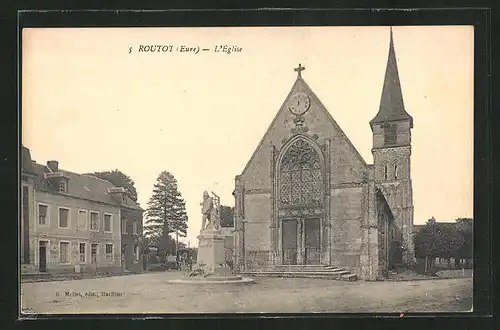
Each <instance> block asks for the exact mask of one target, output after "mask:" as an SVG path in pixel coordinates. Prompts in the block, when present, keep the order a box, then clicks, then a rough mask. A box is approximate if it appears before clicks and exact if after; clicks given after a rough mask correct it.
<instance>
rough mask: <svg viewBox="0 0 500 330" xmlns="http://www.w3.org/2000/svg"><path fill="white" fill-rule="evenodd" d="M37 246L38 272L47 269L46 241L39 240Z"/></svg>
mask: <svg viewBox="0 0 500 330" xmlns="http://www.w3.org/2000/svg"><path fill="white" fill-rule="evenodd" d="M39 244H40V245H39V247H38V270H39V271H40V272H43V273H44V272H46V271H47V242H45V241H40V243H39Z"/></svg>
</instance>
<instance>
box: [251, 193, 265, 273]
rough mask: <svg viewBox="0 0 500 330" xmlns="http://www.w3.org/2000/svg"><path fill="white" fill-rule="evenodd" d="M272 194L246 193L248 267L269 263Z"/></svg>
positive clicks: (260, 266) (259, 266)
mask: <svg viewBox="0 0 500 330" xmlns="http://www.w3.org/2000/svg"><path fill="white" fill-rule="evenodd" d="M270 225H271V196H270V193H268V192H255V191H252V190H250V191H247V194H246V195H245V264H246V266H247V269H252V268H262V267H265V266H267V265H268V264H269V250H270V233H269V226H270Z"/></svg>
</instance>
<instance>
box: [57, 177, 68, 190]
mask: <svg viewBox="0 0 500 330" xmlns="http://www.w3.org/2000/svg"><path fill="white" fill-rule="evenodd" d="M59 192H62V193H67V192H68V183H67V182H66V181H65V180H61V181H59Z"/></svg>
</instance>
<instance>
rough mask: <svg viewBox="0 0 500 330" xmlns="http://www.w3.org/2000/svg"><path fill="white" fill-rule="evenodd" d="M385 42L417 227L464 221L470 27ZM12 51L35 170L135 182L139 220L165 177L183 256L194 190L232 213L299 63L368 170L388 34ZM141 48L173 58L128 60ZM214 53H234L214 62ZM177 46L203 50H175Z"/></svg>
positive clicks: (151, 37)
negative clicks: (396, 78) (42, 167)
mask: <svg viewBox="0 0 500 330" xmlns="http://www.w3.org/2000/svg"><path fill="white" fill-rule="evenodd" d="M393 34H394V45H395V50H396V56H397V62H398V69H399V74H400V80H401V85H402V90H403V99H404V103H405V107H406V110H407V112H408V113H410V114H411V115H412V116H413V118H414V128H413V131H412V156H411V157H412V160H411V161H412V168H411V170H412V173H411V175H412V180H413V202H414V223H415V224H423V223H425V222H426V221H427V220H428V219H429V218H431V217H435V218H436V220H437V221H453V220H454V219H455V218H458V217H472V215H473V27H472V26H418V27H411V26H404V27H398V26H396V27H393ZM22 43H23V49H22V70H23V71H22V106H23V108H22V143H23V144H24V145H25V146H26V147H28V148H29V149H30V151H31V155H32V158H33V159H34V160H35V161H37V162H38V163H41V164H44V163H46V162H47V161H48V160H57V161H59V166H60V168H62V169H63V170H67V171H72V172H76V173H86V172H94V171H104V170H113V169H119V170H121V171H122V172H124V173H126V174H127V175H129V176H130V177H131V178H132V179H133V180H134V182H135V185H136V188H137V191H138V196H139V202H140V204H141V206H142V207H143V208H146V203H147V201H148V200H149V198H150V197H151V193H152V189H153V185H154V183H155V182H156V179H157V177H158V175H159V174H160V172H161V171H163V170H166V171H169V172H171V173H172V174H173V175H174V176H175V178H176V179H177V181H178V187H179V190H180V192H181V194H182V196H183V197H184V199H185V201H186V209H187V214H188V217H189V221H188V225H189V229H188V237H187V238H186V239H183V241H184V242H186V243H187V241H189V242H190V245H191V246H196V245H197V238H196V237H197V235H198V233H199V230H200V226H201V214H200V207H199V204H200V202H201V200H202V194H203V191H204V190H208V191H214V192H215V193H216V194H217V195H219V196H220V197H221V204H224V205H230V206H233V205H234V198H233V197H232V195H231V193H232V191H233V189H234V177H235V175H238V174H240V173H241V171H242V170H243V168H244V167H245V165H246V163H247V162H248V160H249V159H250V157H251V155H252V153H253V152H254V150H255V148H256V147H257V145H258V143H259V141H260V140H261V138H262V137H263V135H264V134H265V132H266V130H267V128H268V127H269V124H270V123H271V121H272V120H273V118H274V116H275V115H276V113H277V112H278V110H279V108H280V106H281V105H282V103H283V102H284V100H285V97H286V96H287V94H288V92H289V91H290V89H291V87H292V85H293V83H294V82H295V79H296V72H294V70H293V68H295V67H297V65H298V63H301V64H302V65H303V66H305V67H306V70H305V71H303V72H302V76H303V78H304V80H305V81H306V82H307V84H308V85H309V86H310V87H311V89H312V90H313V91H314V92H315V94H316V95H317V96H318V97H319V99H320V100H321V101H322V103H323V104H324V105H325V107H326V108H327V110H328V111H329V112H330V113H331V114H332V116H333V118H334V119H335V120H336V122H337V123H338V124H339V125H340V127H342V129H343V131H344V132H345V133H346V135H347V136H348V138H349V139H350V140H351V142H352V143H353V144H354V146H355V147H356V148H357V149H358V150H359V152H360V154H361V155H362V156H363V158H364V159H365V161H366V162H367V163H369V164H371V163H373V156H372V154H371V147H372V133H371V130H370V126H369V124H368V123H369V121H370V120H371V119H372V118H373V117H374V116H375V114H376V113H377V111H378V106H379V103H380V97H381V92H382V84H383V79H384V73H385V67H386V62H387V55H388V50H389V27H383V26H380V27H248V28H246V27H223V28H37V29H24V30H23V34H22ZM141 45H143V46H146V45H165V46H169V45H170V46H172V52H161V51H160V52H144V51H143V52H138V50H139V47H140V46H141ZM217 45H228V46H235V47H236V48H238V49H240V48H241V49H240V51H238V52H231V53H230V54H228V53H224V52H215V51H214V48H215V46H217ZM181 46H185V47H199V48H200V50H199V52H198V53H195V52H178V51H176V49H177V47H179V48H180V47H181ZM130 48H132V51H131V52H129V50H130ZM165 48H166V47H165ZM203 48H207V49H210V50H209V51H202V50H201V49H203ZM143 49H144V48H143Z"/></svg>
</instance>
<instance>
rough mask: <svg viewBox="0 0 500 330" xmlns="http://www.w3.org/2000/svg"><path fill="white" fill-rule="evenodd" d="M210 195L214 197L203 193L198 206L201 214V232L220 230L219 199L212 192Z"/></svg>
mask: <svg viewBox="0 0 500 330" xmlns="http://www.w3.org/2000/svg"><path fill="white" fill-rule="evenodd" d="M212 195H214V197H210V195H209V194H208V192H207V191H204V192H203V202H202V203H201V204H200V206H201V214H202V219H201V231H203V230H206V229H214V230H220V213H219V209H220V202H219V201H220V198H219V196H217V195H216V194H214V193H213V192H212ZM214 200H215V203H214ZM207 220H208V222H207Z"/></svg>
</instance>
